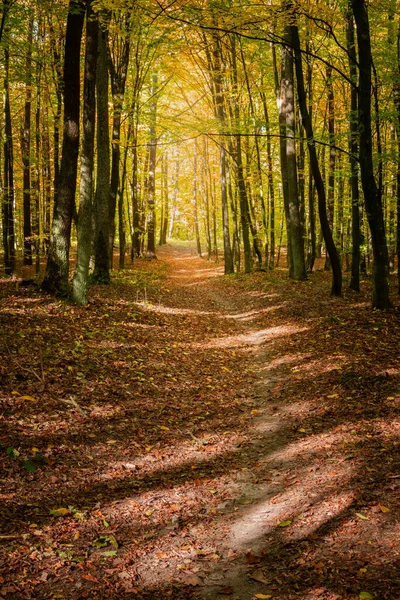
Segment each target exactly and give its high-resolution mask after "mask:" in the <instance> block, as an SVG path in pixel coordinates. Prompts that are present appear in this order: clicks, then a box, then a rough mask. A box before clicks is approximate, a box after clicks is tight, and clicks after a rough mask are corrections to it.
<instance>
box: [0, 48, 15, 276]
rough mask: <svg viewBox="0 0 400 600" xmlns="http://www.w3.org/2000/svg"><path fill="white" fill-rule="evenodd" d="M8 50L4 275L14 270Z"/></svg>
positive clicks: (6, 57)
mask: <svg viewBox="0 0 400 600" xmlns="http://www.w3.org/2000/svg"><path fill="white" fill-rule="evenodd" d="M9 65H10V52H9V48H8V44H6V45H5V48H4V199H3V246H4V270H5V273H6V275H12V274H13V273H14V271H15V230H14V194H15V190H14V149H13V133H12V123H11V108H10V85H9Z"/></svg>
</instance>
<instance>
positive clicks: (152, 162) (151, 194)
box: [146, 73, 158, 258]
mask: <svg viewBox="0 0 400 600" xmlns="http://www.w3.org/2000/svg"><path fill="white" fill-rule="evenodd" d="M157 92H158V76H157V74H156V73H155V74H154V75H153V78H152V89H151V98H152V100H151V105H150V128H149V136H150V142H149V144H148V149H149V169H148V180H147V249H146V256H147V258H157V257H156V206H155V202H156V157H157V137H156V119H157Z"/></svg>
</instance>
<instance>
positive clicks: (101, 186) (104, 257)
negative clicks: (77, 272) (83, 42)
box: [93, 23, 110, 284]
mask: <svg viewBox="0 0 400 600" xmlns="http://www.w3.org/2000/svg"><path fill="white" fill-rule="evenodd" d="M107 37H108V31H107V24H106V23H99V36H98V56H97V72H96V92H97V177H96V194H95V199H94V208H95V213H94V214H95V225H94V236H95V239H94V272H93V280H94V281H97V282H99V283H106V284H107V283H110V244H109V239H110V238H109V232H110V210H109V209H110V134H109V129H108V60H107Z"/></svg>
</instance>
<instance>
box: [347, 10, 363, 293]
mask: <svg viewBox="0 0 400 600" xmlns="http://www.w3.org/2000/svg"><path fill="white" fill-rule="evenodd" d="M346 21H347V51H348V53H349V68H350V79H351V81H352V83H353V85H352V87H351V90H350V171H351V175H350V185H351V242H352V255H351V278H350V286H349V287H350V289H352V290H354V291H355V292H359V291H360V262H361V252H360V241H361V230H360V197H359V190H358V160H357V155H358V143H357V140H358V126H357V88H356V85H357V63H356V43H355V37H354V21H353V15H352V12H351V7H350V2H349V10H348V11H347V15H346Z"/></svg>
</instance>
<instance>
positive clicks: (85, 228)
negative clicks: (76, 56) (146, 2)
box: [72, 0, 99, 304]
mask: <svg viewBox="0 0 400 600" xmlns="http://www.w3.org/2000/svg"><path fill="white" fill-rule="evenodd" d="M98 32H99V24H98V20H97V19H95V18H94V15H93V12H92V10H91V1H90V0H89V4H88V9H87V19H86V53H85V75H84V87H83V134H82V152H81V180H80V193H79V218H78V250H77V261H76V269H75V275H74V279H73V282H72V297H73V300H74V302H76V303H77V304H87V301H88V278H89V263H90V254H91V245H92V244H91V242H92V202H93V166H94V132H95V125H96V67H97V49H98Z"/></svg>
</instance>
